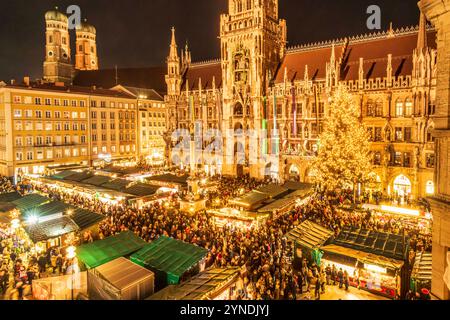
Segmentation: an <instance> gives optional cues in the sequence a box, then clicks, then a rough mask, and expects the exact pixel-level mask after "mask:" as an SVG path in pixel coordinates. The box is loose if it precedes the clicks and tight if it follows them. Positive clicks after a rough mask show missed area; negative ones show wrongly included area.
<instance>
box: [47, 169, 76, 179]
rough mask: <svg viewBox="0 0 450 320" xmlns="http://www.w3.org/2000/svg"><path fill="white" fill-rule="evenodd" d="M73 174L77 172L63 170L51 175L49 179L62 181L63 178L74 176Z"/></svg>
mask: <svg viewBox="0 0 450 320" xmlns="http://www.w3.org/2000/svg"><path fill="white" fill-rule="evenodd" d="M75 173H77V172H76V171H72V170H65V171H61V172H58V173H57V174H54V175H52V176H51V177H50V178H54V179H58V180H63V179H64V178H66V177H68V176H71V175H74V174H75Z"/></svg>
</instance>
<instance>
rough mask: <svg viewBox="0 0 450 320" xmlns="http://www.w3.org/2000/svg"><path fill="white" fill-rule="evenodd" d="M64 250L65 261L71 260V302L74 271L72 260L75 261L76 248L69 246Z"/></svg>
mask: <svg viewBox="0 0 450 320" xmlns="http://www.w3.org/2000/svg"><path fill="white" fill-rule="evenodd" d="M66 250H67V251H66V257H67V259H69V260H72V264H71V267H72V269H71V282H72V285H71V296H72V299H71V300H73V274H74V269H75V264H74V259H75V257H76V255H77V254H76V251H77V248H75V247H74V246H70V247H68V248H67V249H66Z"/></svg>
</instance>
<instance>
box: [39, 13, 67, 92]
mask: <svg viewBox="0 0 450 320" xmlns="http://www.w3.org/2000/svg"><path fill="white" fill-rule="evenodd" d="M45 26H46V33H45V38H46V46H45V61H44V80H46V81H49V82H64V83H66V84H68V83H71V82H72V72H73V67H72V64H71V56H70V54H71V53H70V36H69V24H68V18H67V16H66V15H65V14H63V13H61V12H59V11H58V8H55V10H52V11H48V12H47V13H46V14H45Z"/></svg>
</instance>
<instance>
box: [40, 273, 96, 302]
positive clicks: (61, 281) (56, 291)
mask: <svg viewBox="0 0 450 320" xmlns="http://www.w3.org/2000/svg"><path fill="white" fill-rule="evenodd" d="M72 289H73V290H72ZM32 293H33V299H35V300H72V298H74V299H76V298H77V296H78V295H79V294H83V295H86V294H87V272H80V273H77V274H74V275H65V276H59V277H49V278H42V279H34V280H33V284H32Z"/></svg>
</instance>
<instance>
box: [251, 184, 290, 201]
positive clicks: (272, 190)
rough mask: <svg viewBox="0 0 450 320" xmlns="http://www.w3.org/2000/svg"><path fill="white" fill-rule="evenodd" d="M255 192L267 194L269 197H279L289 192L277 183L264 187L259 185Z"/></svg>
mask: <svg viewBox="0 0 450 320" xmlns="http://www.w3.org/2000/svg"><path fill="white" fill-rule="evenodd" d="M255 192H258V193H262V194H265V195H267V196H268V197H269V198H272V199H274V198H279V197H282V196H284V195H286V194H288V193H289V190H288V189H286V188H285V187H282V186H280V185H278V184H275V183H272V184H269V185H267V186H264V187H260V188H258V189H256V190H255Z"/></svg>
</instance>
